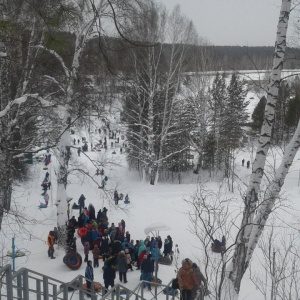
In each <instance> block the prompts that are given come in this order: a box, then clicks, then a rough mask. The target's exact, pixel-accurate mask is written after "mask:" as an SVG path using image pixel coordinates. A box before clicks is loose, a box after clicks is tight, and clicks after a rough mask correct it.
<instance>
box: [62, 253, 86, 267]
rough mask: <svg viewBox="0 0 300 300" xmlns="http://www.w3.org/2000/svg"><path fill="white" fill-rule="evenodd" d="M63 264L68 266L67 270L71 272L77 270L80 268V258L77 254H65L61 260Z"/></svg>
mask: <svg viewBox="0 0 300 300" xmlns="http://www.w3.org/2000/svg"><path fill="white" fill-rule="evenodd" d="M63 261H64V263H65V264H66V265H67V266H68V268H69V269H71V270H77V269H79V268H80V266H81V264H82V257H81V255H80V254H79V253H77V252H73V253H69V254H67V255H66V256H65V257H64V258H63Z"/></svg>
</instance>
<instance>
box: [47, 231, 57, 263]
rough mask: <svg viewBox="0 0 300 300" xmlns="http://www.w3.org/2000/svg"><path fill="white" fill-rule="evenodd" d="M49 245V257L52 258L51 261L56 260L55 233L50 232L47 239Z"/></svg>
mask: <svg viewBox="0 0 300 300" xmlns="http://www.w3.org/2000/svg"><path fill="white" fill-rule="evenodd" d="M47 244H48V247H49V248H48V256H49V257H51V259H54V258H55V257H54V256H53V254H54V232H53V231H50V232H49V234H48V237H47Z"/></svg>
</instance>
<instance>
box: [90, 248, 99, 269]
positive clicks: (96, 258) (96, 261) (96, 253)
mask: <svg viewBox="0 0 300 300" xmlns="http://www.w3.org/2000/svg"><path fill="white" fill-rule="evenodd" d="M92 253H93V257H94V268H98V267H99V255H100V249H99V247H98V245H94V249H93V251H92Z"/></svg>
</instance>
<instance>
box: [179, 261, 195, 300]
mask: <svg viewBox="0 0 300 300" xmlns="http://www.w3.org/2000/svg"><path fill="white" fill-rule="evenodd" d="M177 279H178V285H179V289H180V293H181V299H182V300H191V299H192V290H193V288H195V287H196V288H198V287H199V282H198V279H197V274H196V272H195V270H194V269H193V262H192V261H191V260H190V259H189V258H186V259H184V260H183V261H182V267H181V268H180V269H179V271H178V273H177Z"/></svg>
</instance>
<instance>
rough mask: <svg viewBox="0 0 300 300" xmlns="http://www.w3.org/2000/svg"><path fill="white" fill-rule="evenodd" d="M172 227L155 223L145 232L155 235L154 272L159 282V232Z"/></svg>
mask: <svg viewBox="0 0 300 300" xmlns="http://www.w3.org/2000/svg"><path fill="white" fill-rule="evenodd" d="M170 229H171V227H170V226H167V225H165V224H164V223H153V224H151V225H149V226H147V227H146V228H145V229H144V233H145V234H146V235H149V233H151V234H152V235H153V236H154V237H155V251H156V253H155V273H154V278H155V283H156V282H157V269H158V237H159V232H160V231H167V230H170ZM155 299H157V285H156V284H155Z"/></svg>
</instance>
